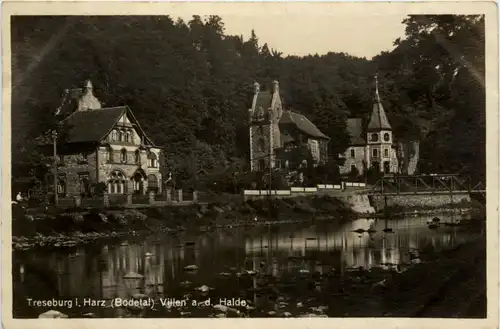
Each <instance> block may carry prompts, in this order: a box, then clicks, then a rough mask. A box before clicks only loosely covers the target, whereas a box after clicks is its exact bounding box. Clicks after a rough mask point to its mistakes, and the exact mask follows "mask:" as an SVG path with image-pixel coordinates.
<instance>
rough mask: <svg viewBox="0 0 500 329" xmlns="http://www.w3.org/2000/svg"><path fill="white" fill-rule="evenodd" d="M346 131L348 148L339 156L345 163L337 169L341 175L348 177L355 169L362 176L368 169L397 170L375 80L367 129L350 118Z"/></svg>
mask: <svg viewBox="0 0 500 329" xmlns="http://www.w3.org/2000/svg"><path fill="white" fill-rule="evenodd" d="M347 131H348V133H349V136H350V145H349V147H348V148H347V150H346V151H345V152H344V154H343V155H342V157H343V158H344V160H345V161H344V164H343V165H342V166H340V168H339V169H340V173H341V174H349V173H351V172H353V171H354V170H355V171H357V173H359V174H363V173H364V172H365V171H366V170H367V169H368V168H376V170H377V171H379V172H381V173H385V174H391V173H397V172H398V171H399V164H398V162H399V160H398V156H397V155H398V154H397V152H398V149H397V144H396V143H395V141H394V138H393V133H392V127H391V124H390V123H389V120H388V119H387V115H386V113H385V110H384V107H383V105H382V101H381V99H380V95H379V92H378V81H377V78H375V99H374V104H373V109H372V112H371V116H370V121H369V122H368V126H367V127H366V129H363V124H362V119H361V118H351V119H348V121H347Z"/></svg>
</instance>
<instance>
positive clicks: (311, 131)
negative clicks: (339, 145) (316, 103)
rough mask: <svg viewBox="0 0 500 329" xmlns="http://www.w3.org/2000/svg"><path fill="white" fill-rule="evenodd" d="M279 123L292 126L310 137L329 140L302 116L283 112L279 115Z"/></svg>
mask: <svg viewBox="0 0 500 329" xmlns="http://www.w3.org/2000/svg"><path fill="white" fill-rule="evenodd" d="M279 123H280V124H293V125H295V126H296V127H297V128H298V129H299V130H300V131H302V132H303V133H304V134H306V135H309V136H311V137H316V138H322V139H330V138H329V137H327V136H326V135H325V134H323V133H322V132H321V131H320V130H319V129H318V127H316V126H315V125H314V124H313V123H312V122H311V121H309V119H307V118H306V117H305V116H303V115H302V114H298V113H295V112H292V111H284V112H283V114H282V115H281V119H280V122H279Z"/></svg>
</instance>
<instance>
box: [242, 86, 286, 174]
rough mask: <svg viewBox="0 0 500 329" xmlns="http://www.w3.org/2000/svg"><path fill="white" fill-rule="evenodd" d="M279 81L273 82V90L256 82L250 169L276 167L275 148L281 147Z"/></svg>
mask: <svg viewBox="0 0 500 329" xmlns="http://www.w3.org/2000/svg"><path fill="white" fill-rule="evenodd" d="M282 112H283V110H282V105H281V98H280V95H279V83H278V81H274V82H273V91H272V92H268V91H261V90H260V85H259V84H258V83H257V82H255V83H254V96H253V101H252V108H250V109H249V110H248V114H249V134H250V145H249V146H250V170H252V171H263V170H265V169H266V168H269V165H270V166H271V168H274V167H275V161H276V154H275V150H276V149H277V148H279V147H280V130H279V127H278V123H279V121H280V118H281V114H282Z"/></svg>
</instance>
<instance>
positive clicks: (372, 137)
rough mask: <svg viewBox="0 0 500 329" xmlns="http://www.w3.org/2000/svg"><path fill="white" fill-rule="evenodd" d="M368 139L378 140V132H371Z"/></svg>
mask: <svg viewBox="0 0 500 329" xmlns="http://www.w3.org/2000/svg"><path fill="white" fill-rule="evenodd" d="M370 140H371V141H372V142H378V134H372V135H371V136H370Z"/></svg>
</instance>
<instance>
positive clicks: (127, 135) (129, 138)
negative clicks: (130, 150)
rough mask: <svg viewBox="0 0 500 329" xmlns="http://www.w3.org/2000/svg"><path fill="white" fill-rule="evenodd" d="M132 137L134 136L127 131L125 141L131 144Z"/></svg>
mask: <svg viewBox="0 0 500 329" xmlns="http://www.w3.org/2000/svg"><path fill="white" fill-rule="evenodd" d="M131 135H132V134H131V132H130V130H127V133H126V135H125V141H126V142H127V143H130V142H131V141H132V136H131Z"/></svg>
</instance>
